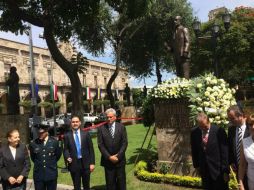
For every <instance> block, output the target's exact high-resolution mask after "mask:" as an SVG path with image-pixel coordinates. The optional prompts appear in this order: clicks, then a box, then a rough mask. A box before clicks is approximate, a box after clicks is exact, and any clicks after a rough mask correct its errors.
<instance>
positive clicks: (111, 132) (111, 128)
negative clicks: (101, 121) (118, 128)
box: [109, 125, 114, 138]
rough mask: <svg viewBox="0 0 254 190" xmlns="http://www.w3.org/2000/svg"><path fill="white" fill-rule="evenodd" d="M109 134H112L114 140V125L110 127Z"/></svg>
mask: <svg viewBox="0 0 254 190" xmlns="http://www.w3.org/2000/svg"><path fill="white" fill-rule="evenodd" d="M109 133H110V135H111V137H112V138H114V131H113V126H112V125H110V126H109Z"/></svg>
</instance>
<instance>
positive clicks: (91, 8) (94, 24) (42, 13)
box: [0, 0, 110, 115]
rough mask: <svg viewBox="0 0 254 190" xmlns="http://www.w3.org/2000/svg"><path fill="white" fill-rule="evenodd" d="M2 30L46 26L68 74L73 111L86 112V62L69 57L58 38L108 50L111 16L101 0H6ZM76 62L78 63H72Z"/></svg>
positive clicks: (46, 35) (46, 33)
mask: <svg viewBox="0 0 254 190" xmlns="http://www.w3.org/2000/svg"><path fill="white" fill-rule="evenodd" d="M0 11H1V18H0V30H2V31H6V32H7V31H10V32H13V33H16V34H18V33H21V34H23V32H24V31H25V30H27V28H28V25H27V22H28V23H31V24H32V25H35V26H38V27H41V28H43V29H44V38H45V40H46V43H47V45H48V48H49V51H50V53H51V55H52V57H53V59H54V61H55V62H56V63H57V64H58V65H59V66H60V68H61V69H63V71H64V72H65V73H66V74H67V76H68V77H69V78H70V81H71V88H72V113H75V114H80V115H81V114H82V112H83V104H82V94H83V93H82V86H81V82H80V79H79V76H78V72H79V71H82V66H84V64H85V63H86V60H85V59H83V57H82V56H80V54H79V55H78V56H77V59H76V61H74V62H73V60H72V62H71V61H69V60H67V59H66V58H65V57H64V56H63V54H62V53H61V52H60V51H59V49H58V48H57V42H58V41H59V40H61V41H69V40H70V38H73V39H74V40H76V41H77V42H78V43H79V45H81V46H83V47H84V48H85V49H86V50H88V52H91V53H94V54H98V53H103V50H104V44H105V43H104V42H105V41H104V39H105V38H104V35H105V34H104V30H103V26H104V25H103V23H104V22H107V20H109V19H110V17H109V16H110V15H109V14H108V12H107V10H106V9H104V6H103V3H100V1H99V0H93V1H84V0H75V1H69V0H61V1H56V0H38V1H32V0H2V1H1V3H0ZM72 63H76V64H72Z"/></svg>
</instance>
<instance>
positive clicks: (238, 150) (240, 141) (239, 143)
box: [236, 127, 242, 165]
mask: <svg viewBox="0 0 254 190" xmlns="http://www.w3.org/2000/svg"><path fill="white" fill-rule="evenodd" d="M237 137H238V138H237V144H236V157H237V164H238V165H239V163H240V149H241V143H242V129H241V128H240V127H239V128H238V135H237Z"/></svg>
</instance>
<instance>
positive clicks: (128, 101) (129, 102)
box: [124, 83, 131, 106]
mask: <svg viewBox="0 0 254 190" xmlns="http://www.w3.org/2000/svg"><path fill="white" fill-rule="evenodd" d="M130 92H131V90H130V87H129V86H128V83H126V84H125V89H124V93H125V95H126V100H127V105H128V106H130V105H131V99H130Z"/></svg>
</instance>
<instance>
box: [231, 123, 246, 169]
mask: <svg viewBox="0 0 254 190" xmlns="http://www.w3.org/2000/svg"><path fill="white" fill-rule="evenodd" d="M248 136H250V131H249V126H248V125H247V124H246V130H245V132H244V135H243V138H246V137H248ZM228 143H229V145H228V147H229V164H234V165H235V166H236V167H238V164H237V156H236V126H230V127H229V128H228Z"/></svg>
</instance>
